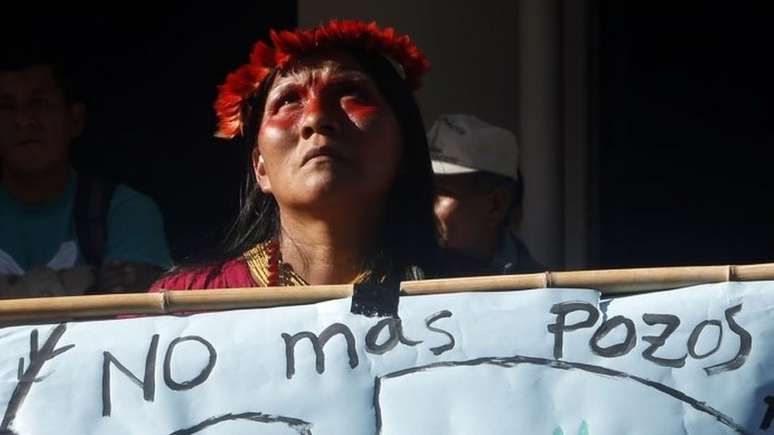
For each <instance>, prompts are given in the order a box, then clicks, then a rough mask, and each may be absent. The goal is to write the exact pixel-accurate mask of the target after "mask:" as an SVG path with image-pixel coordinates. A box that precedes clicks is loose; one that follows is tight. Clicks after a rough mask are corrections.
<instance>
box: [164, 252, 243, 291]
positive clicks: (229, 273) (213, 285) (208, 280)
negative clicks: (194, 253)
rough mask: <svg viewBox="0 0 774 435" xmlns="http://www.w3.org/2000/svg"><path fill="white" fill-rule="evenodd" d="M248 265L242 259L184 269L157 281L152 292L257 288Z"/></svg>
mask: <svg viewBox="0 0 774 435" xmlns="http://www.w3.org/2000/svg"><path fill="white" fill-rule="evenodd" d="M256 286H257V284H256V283H255V281H254V280H253V278H252V275H251V274H250V269H249V268H248V266H247V263H246V262H245V261H244V260H243V259H241V258H238V259H234V260H229V261H227V262H226V263H224V264H222V265H212V266H204V267H196V268H190V269H183V270H180V271H178V272H172V273H171V274H169V275H167V276H165V277H163V278H161V279H160V280H158V281H156V283H154V284H153V286H151V289H150V291H151V292H158V291H161V290H211V289H223V288H241V287H256Z"/></svg>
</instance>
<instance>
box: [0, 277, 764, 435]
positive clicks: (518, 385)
mask: <svg viewBox="0 0 774 435" xmlns="http://www.w3.org/2000/svg"><path fill="white" fill-rule="evenodd" d="M350 302H351V301H349V300H339V301H332V302H326V303H321V304H316V305H307V306H299V307H283V308H274V309H256V310H239V311H229V312H216V313H204V314H196V315H192V316H187V317H175V316H162V317H143V318H134V319H123V320H102V321H90V322H75V323H66V324H52V325H34V326H22V327H10V328H4V329H0V412H1V413H2V414H0V415H2V423H0V434H15V435H51V434H63V435H68V434H72V435H90V434H94V435H96V434H100V435H103V434H110V435H122V434H137V435H140V434H142V435H167V434H176V435H184V434H185V435H187V434H201V435H247V434H250V435H258V434H315V435H325V434H330V435H334V434H335V435H342V434H359V435H360V434H384V435H394V434H400V435H410V434H423V435H433V434H439V435H440V434H443V435H450V434H545V435H621V434H642V435H654V434H659V435H661V434H696V435H710V434H713V435H714V434H758V433H761V434H763V433H769V431H771V432H774V429H769V428H770V426H771V423H772V419H773V418H774V382H773V381H774V370H772V368H774V341H773V339H774V312H773V311H772V309H771V307H772V305H773V304H774V282H753V283H727V284H713V285H701V286H695V287H690V288H685V289H680V290H673V291H664V292H658V293H650V294H645V295H639V296H630V297H622V298H616V299H612V300H606V301H605V300H603V301H600V295H599V293H598V292H597V291H594V290H583V289H542V290H531V291H520V292H505V293H475V294H473V293H471V294H454V295H440V296H415V297H405V298H402V299H401V301H400V308H399V316H398V317H396V318H369V317H365V316H359V315H353V314H350V313H349V309H350Z"/></svg>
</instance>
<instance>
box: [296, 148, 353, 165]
mask: <svg viewBox="0 0 774 435" xmlns="http://www.w3.org/2000/svg"><path fill="white" fill-rule="evenodd" d="M318 158H319V159H330V160H344V156H342V155H341V153H340V152H339V151H338V150H336V149H335V148H333V147H331V146H322V147H315V148H312V149H310V150H309V151H307V152H306V154H304V158H303V160H302V161H301V166H303V165H305V164H306V163H307V162H309V161H310V160H314V159H318Z"/></svg>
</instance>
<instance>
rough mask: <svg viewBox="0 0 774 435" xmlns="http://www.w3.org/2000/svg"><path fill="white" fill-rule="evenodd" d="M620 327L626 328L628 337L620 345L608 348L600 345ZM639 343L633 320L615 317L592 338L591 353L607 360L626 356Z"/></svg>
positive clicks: (603, 324) (606, 322) (604, 323)
mask: <svg viewBox="0 0 774 435" xmlns="http://www.w3.org/2000/svg"><path fill="white" fill-rule="evenodd" d="M618 326H623V327H625V328H626V337H625V338H624V340H623V341H622V342H620V343H618V344H613V345H610V346H607V347H602V346H600V345H599V341H600V340H602V339H603V338H605V336H606V335H607V334H609V333H610V331H612V330H613V329H615V328H617V327H618ZM636 343H637V335H636V334H635V330H634V322H632V320H631V319H627V318H626V317H624V316H615V317H612V318H610V319H608V320H606V321H605V322H603V323H602V325H601V326H600V327H599V328H598V329H597V330H596V331H595V332H594V335H593V336H592V337H591V351H592V352H594V353H595V354H597V355H599V356H603V357H605V358H614V357H617V356H622V355H626V354H627V353H629V351H631V350H632V349H634V345H635V344H636Z"/></svg>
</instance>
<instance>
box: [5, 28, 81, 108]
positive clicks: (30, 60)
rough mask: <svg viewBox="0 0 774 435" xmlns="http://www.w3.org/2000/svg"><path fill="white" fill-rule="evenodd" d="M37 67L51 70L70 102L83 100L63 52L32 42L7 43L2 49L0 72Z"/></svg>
mask: <svg viewBox="0 0 774 435" xmlns="http://www.w3.org/2000/svg"><path fill="white" fill-rule="evenodd" d="M35 66H45V67H48V68H49V69H50V70H51V75H52V76H53V77H54V80H55V81H56V84H57V85H58V86H59V89H60V90H61V91H62V93H63V94H64V96H65V98H66V99H67V100H68V101H80V100H81V99H82V95H81V93H80V92H79V89H78V86H77V85H76V79H75V77H74V75H73V74H72V72H71V69H70V67H69V65H68V62H67V60H66V56H65V55H64V54H62V52H61V51H57V50H54V49H53V48H52V47H46V46H43V45H38V44H34V43H32V42H28V43H23V44H22V43H15V42H10V41H7V42H5V43H3V44H2V47H0V71H20V70H23V69H27V68H31V67H35Z"/></svg>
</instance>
